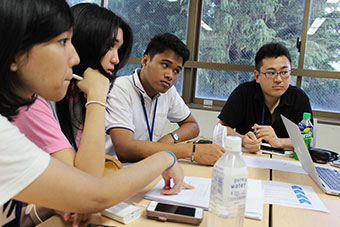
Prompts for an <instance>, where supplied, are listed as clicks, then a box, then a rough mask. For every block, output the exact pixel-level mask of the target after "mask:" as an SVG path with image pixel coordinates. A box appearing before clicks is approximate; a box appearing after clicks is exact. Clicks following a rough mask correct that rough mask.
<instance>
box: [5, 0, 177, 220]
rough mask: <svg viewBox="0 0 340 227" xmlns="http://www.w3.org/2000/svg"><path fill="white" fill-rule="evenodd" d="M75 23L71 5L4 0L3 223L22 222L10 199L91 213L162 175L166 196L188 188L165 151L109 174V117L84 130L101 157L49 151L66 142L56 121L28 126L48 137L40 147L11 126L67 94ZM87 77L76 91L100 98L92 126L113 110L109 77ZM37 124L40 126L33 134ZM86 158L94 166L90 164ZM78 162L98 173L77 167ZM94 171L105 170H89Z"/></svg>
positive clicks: (59, 0)
mask: <svg viewBox="0 0 340 227" xmlns="http://www.w3.org/2000/svg"><path fill="white" fill-rule="evenodd" d="M72 25H73V17H72V13H71V11H70V8H69V7H68V5H67V3H66V2H65V1H64V0H2V1H1V2H0V33H1V36H0V138H1V139H0V173H1V174H0V213H3V212H5V213H6V214H4V215H2V214H0V225H6V224H7V225H11V224H14V223H13V221H15V220H13V219H14V218H13V217H16V218H17V217H18V214H19V212H15V210H16V209H15V205H13V202H12V200H11V201H9V202H7V201H8V200H10V199H11V198H15V199H17V200H20V201H24V202H27V203H35V204H37V205H41V206H44V207H48V208H53V209H58V210H64V211H69V212H77V213H85V212H95V211H100V210H102V209H104V208H106V207H109V206H112V205H114V204H117V203H119V202H121V201H124V200H126V199H127V198H129V197H131V196H132V195H134V194H135V193H137V192H138V191H139V190H140V189H142V188H143V187H145V186H146V185H147V184H148V183H149V182H151V181H152V180H154V179H155V178H156V177H157V176H159V175H160V174H161V173H163V178H164V179H165V183H166V187H165V189H164V192H163V193H168V194H172V193H178V192H179V191H180V190H181V187H182V185H183V171H182V169H181V167H180V166H179V165H178V164H177V163H176V161H175V157H174V156H173V155H172V154H171V152H159V153H158V154H155V155H154V156H152V157H150V158H148V159H145V160H143V161H141V162H139V163H136V164H135V165H133V166H131V167H128V168H124V169H121V170H119V171H116V172H113V173H109V174H107V175H105V176H102V175H103V168H104V167H103V163H104V154H105V148H104V143H105V141H103V140H104V136H101V135H103V134H101V133H102V132H103V131H104V122H103V123H102V124H101V120H99V121H98V122H96V121H94V124H92V123H91V121H89V124H86V125H85V127H84V131H83V140H84V141H82V143H83V142H85V141H87V143H88V145H89V146H90V147H91V148H92V149H93V150H94V151H96V152H95V154H96V155H94V156H93V153H91V152H92V151H91V149H89V150H84V151H81V147H80V148H79V150H78V153H77V155H75V154H74V150H73V149H72V147H71V145H68V148H67V149H64V150H63V152H62V151H59V152H55V154H58V153H59V156H58V155H56V156H54V155H53V154H54V153H53V154H52V155H51V156H50V155H48V154H47V153H45V152H46V150H50V151H52V150H53V147H51V146H49V145H50V143H51V141H52V142H53V141H55V140H60V139H61V138H62V137H60V132H58V130H57V131H52V130H51V131H49V130H45V128H41V125H42V124H45V123H48V124H47V125H45V127H46V128H47V129H50V128H49V127H50V126H51V127H52V129H53V127H54V124H55V123H56V122H53V119H52V118H50V117H47V118H43V117H40V118H37V119H36V120H32V119H34V117H35V116H34V115H33V117H32V118H28V119H31V121H27V122H26V124H27V125H29V124H30V123H32V122H33V123H35V124H32V125H31V126H32V127H31V129H32V131H28V132H32V133H33V134H35V136H37V138H39V137H40V139H37V138H36V140H35V141H34V142H35V143H36V145H34V144H33V143H32V142H30V141H29V140H28V139H27V138H26V137H25V136H24V135H22V134H20V133H19V131H18V129H16V127H15V126H13V125H11V124H10V123H9V120H13V119H15V121H17V116H16V115H17V114H18V113H20V114H19V118H20V115H21V114H22V113H24V112H29V111H30V110H31V109H32V107H34V105H35V104H36V103H37V101H39V100H40V98H39V97H37V95H39V96H41V97H43V98H45V99H48V100H52V101H58V100H60V99H62V98H63V97H64V95H65V93H66V91H67V87H68V86H69V84H70V81H71V79H72V67H73V66H75V65H76V64H78V63H79V57H78V55H77V53H76V51H75V49H74V47H73V45H72V43H71V38H72ZM82 76H83V78H84V79H83V80H82V81H79V82H77V83H76V84H73V86H77V87H78V88H79V89H80V90H81V91H82V92H84V94H86V96H87V101H93V102H91V103H88V105H87V111H86V117H85V122H86V123H87V119H88V118H89V119H92V118H93V119H97V120H98V118H99V119H102V120H104V114H105V108H103V105H102V104H104V106H105V101H106V99H105V98H106V94H107V91H108V90H109V86H110V84H109V80H108V79H107V78H106V77H104V76H103V74H102V73H100V72H99V71H98V70H94V69H91V68H89V69H86V70H85V71H84V73H83V74H82ZM38 104H39V105H38V106H39V107H40V108H41V109H36V111H38V112H39V110H40V111H41V112H40V113H41V114H42V115H44V116H48V115H51V114H52V112H51V110H49V109H48V108H47V106H46V104H44V102H42V101H41V100H40V102H39V103H38ZM26 110H28V111H26ZM38 115H39V114H38ZM52 116H53V115H52ZM6 118H7V119H6ZM49 120H51V122H52V123H50V122H49ZM92 122H93V121H92ZM36 126H38V129H37V130H33V128H34V127H36ZM39 127H40V128H39ZM87 129H89V130H87ZM39 131H40V132H39ZM59 131H60V128H59ZM36 132H39V133H36ZM44 133H46V134H44ZM28 134H29V133H27V134H26V136H29V135H28ZM98 135H100V136H98ZM84 138H89V139H88V140H85V139H84ZM64 140H66V141H67V139H66V138H64ZM64 144H66V143H64ZM93 144H95V145H93ZM98 144H99V145H98ZM37 145H38V146H40V148H38V147H37ZM45 148H46V150H45ZM42 150H44V151H45V152H42ZM65 150H66V152H65ZM101 150H102V151H101ZM62 153H64V154H62ZM89 157H90V158H89ZM77 158H79V160H77ZM80 158H83V160H85V161H88V163H85V165H82V164H84V163H83V160H81V159H80ZM57 159H60V160H61V161H62V162H61V161H59V160H57ZM88 159H89V160H88ZM70 160H71V161H70ZM63 162H64V163H63ZM65 163H67V164H65ZM77 165H79V167H78V168H79V169H82V170H84V171H87V172H88V173H90V174H92V175H95V176H91V175H89V174H86V173H84V172H82V171H80V170H77V169H75V168H73V166H77ZM87 166H92V167H93V166H97V167H98V168H88V169H86V167H87ZM83 167H84V168H83ZM98 176H101V177H98ZM170 178H173V180H174V182H175V185H174V186H173V187H172V188H169V186H170ZM84 189H86V190H84ZM12 211H14V212H13V213H12ZM14 213H16V214H17V215H15V214H14ZM4 217H5V219H3V218H4Z"/></svg>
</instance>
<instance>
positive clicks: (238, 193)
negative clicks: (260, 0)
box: [211, 166, 247, 217]
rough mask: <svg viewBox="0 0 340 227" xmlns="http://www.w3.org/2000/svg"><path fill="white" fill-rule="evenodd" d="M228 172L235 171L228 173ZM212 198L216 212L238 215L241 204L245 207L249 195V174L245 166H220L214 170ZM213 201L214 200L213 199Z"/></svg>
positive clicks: (225, 215) (226, 215) (223, 214)
mask: <svg viewBox="0 0 340 227" xmlns="http://www.w3.org/2000/svg"><path fill="white" fill-rule="evenodd" d="M226 173H234V174H233V175H226ZM211 185H212V186H211V187H212V188H211V199H212V200H214V201H215V204H214V206H215V208H216V210H215V213H216V214H217V215H218V216H221V217H233V216H235V215H237V212H238V211H239V210H238V209H239V208H240V206H243V209H244V207H245V202H246V195H247V174H245V171H244V169H243V168H240V169H239V170H236V169H233V168H224V169H223V168H219V167H218V166H216V167H215V168H214V171H213V176H212V182H211ZM211 202H212V201H211Z"/></svg>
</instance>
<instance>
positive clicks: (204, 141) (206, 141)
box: [195, 140, 212, 144]
mask: <svg viewBox="0 0 340 227" xmlns="http://www.w3.org/2000/svg"><path fill="white" fill-rule="evenodd" d="M195 143H196V144H212V141H211V140H198V141H196V142H195Z"/></svg>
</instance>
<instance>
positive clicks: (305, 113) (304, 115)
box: [303, 112, 311, 119]
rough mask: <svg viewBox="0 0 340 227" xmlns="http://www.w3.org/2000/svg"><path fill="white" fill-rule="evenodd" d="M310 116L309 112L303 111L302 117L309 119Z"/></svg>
mask: <svg viewBox="0 0 340 227" xmlns="http://www.w3.org/2000/svg"><path fill="white" fill-rule="evenodd" d="M310 118H311V114H310V113H307V112H304V113H303V119H310Z"/></svg>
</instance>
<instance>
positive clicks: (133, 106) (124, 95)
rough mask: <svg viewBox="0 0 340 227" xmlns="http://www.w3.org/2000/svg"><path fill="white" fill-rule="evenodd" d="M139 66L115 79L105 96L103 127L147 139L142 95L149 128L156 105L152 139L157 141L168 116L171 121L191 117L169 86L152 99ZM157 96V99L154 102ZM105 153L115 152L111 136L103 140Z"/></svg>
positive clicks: (107, 130) (174, 90)
mask: <svg viewBox="0 0 340 227" xmlns="http://www.w3.org/2000/svg"><path fill="white" fill-rule="evenodd" d="M139 72H140V69H136V70H135V72H134V74H132V75H129V76H121V77H118V78H117V79H116V80H115V83H114V85H113V88H112V89H111V91H110V93H109V95H108V99H107V105H108V108H107V111H106V117H105V119H106V120H105V121H106V122H105V128H106V132H107V134H110V130H111V129H112V128H125V129H128V130H130V131H132V132H133V134H134V135H133V139H134V140H145V141H150V139H149V132H148V128H147V123H146V119H145V115H144V110H143V106H142V102H141V95H140V94H142V96H143V99H144V102H145V110H146V113H147V116H148V120H149V125H150V129H151V127H152V122H153V118H154V110H155V106H156V102H157V107H156V115H155V123H154V130H153V135H152V141H154V142H157V141H158V140H159V139H160V138H161V137H162V135H163V130H164V127H165V124H166V121H167V119H168V120H169V121H170V122H172V123H178V122H182V121H184V120H185V119H187V118H188V117H189V116H190V114H191V113H190V110H189V108H188V106H187V105H186V104H185V103H184V101H183V99H182V98H181V97H180V96H179V94H178V93H177V91H176V88H175V87H174V86H172V87H171V88H170V89H169V90H168V91H167V92H165V93H163V94H158V95H156V97H154V98H153V99H151V98H150V97H149V96H148V95H147V94H146V92H145V90H144V88H143V86H142V84H141V81H140V79H139V76H138V74H139ZM157 99H158V101H156V100H157ZM106 152H107V153H109V154H111V155H114V148H113V146H112V142H111V139H109V138H107V139H106Z"/></svg>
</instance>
